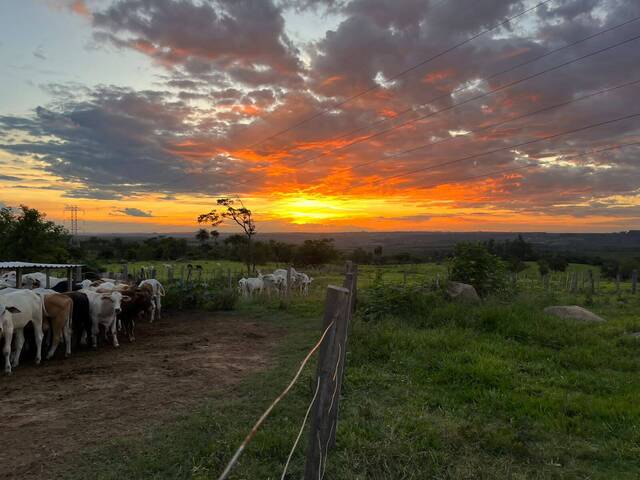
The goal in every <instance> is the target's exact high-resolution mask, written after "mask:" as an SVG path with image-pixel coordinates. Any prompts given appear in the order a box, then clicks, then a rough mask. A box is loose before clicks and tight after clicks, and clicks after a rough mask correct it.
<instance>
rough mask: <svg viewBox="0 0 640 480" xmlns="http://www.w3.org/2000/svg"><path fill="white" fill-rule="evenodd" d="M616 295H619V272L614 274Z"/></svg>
mask: <svg viewBox="0 0 640 480" xmlns="http://www.w3.org/2000/svg"><path fill="white" fill-rule="evenodd" d="M616 293H620V272H618V273H616Z"/></svg>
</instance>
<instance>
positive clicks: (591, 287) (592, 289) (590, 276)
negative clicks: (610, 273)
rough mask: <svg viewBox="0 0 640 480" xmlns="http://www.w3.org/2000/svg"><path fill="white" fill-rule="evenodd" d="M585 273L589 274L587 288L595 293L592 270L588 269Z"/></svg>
mask: <svg viewBox="0 0 640 480" xmlns="http://www.w3.org/2000/svg"><path fill="white" fill-rule="evenodd" d="M587 275H588V276H589V289H590V290H591V293H596V281H595V279H594V278H593V270H589V271H588V272H587Z"/></svg>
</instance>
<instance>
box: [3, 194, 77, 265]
mask: <svg viewBox="0 0 640 480" xmlns="http://www.w3.org/2000/svg"><path fill="white" fill-rule="evenodd" d="M69 240H70V236H69V232H68V231H67V230H66V229H65V228H64V227H63V226H62V225H58V224H56V223H55V222H52V221H50V220H46V218H45V214H44V213H41V212H39V211H38V210H36V209H34V208H29V207H28V206H26V205H21V206H20V208H19V209H12V208H8V207H3V208H1V209H0V260H3V261H11V260H16V261H23V262H53V263H64V262H66V261H68V260H69V257H70V252H69Z"/></svg>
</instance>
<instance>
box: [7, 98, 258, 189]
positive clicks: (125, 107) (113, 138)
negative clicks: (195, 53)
mask: <svg viewBox="0 0 640 480" xmlns="http://www.w3.org/2000/svg"><path fill="white" fill-rule="evenodd" d="M190 113H191V110H189V109H188V108H186V107H185V105H184V104H183V103H181V102H178V101H172V100H168V99H166V98H165V96H164V95H163V94H162V93H158V92H133V91H130V90H127V89H120V88H108V87H100V88H98V89H96V90H95V91H93V92H91V95H90V99H89V100H85V101H82V102H80V103H77V104H66V105H65V110H64V111H63V112H54V111H51V110H48V109H45V108H42V107H38V108H37V109H36V111H35V114H34V116H33V117H31V118H18V117H9V116H1V117H0V132H2V131H4V132H10V131H18V132H20V133H22V134H27V135H29V136H31V137H33V139H32V140H30V141H28V142H10V143H9V142H7V143H2V144H0V148H1V149H3V150H5V151H7V152H10V153H12V154H14V155H18V156H28V155H33V156H36V157H37V159H38V160H39V161H40V162H42V163H44V165H45V166H44V169H45V170H46V171H48V172H50V173H53V174H55V175H58V176H60V177H62V178H64V179H66V180H71V181H75V182H80V183H82V184H84V185H86V188H80V189H76V190H72V191H70V192H67V194H66V195H67V196H69V197H75V198H98V199H111V198H120V197H122V196H127V195H131V194H135V193H138V192H150V191H154V192H191V191H193V190H194V189H195V191H202V190H201V189H202V188H207V191H211V190H214V191H215V190H216V189H217V188H224V187H225V186H226V178H225V176H226V174H227V173H228V172H229V171H230V170H234V169H235V168H236V167H235V166H234V165H233V164H231V163H232V162H231V161H230V160H228V159H225V158H223V157H220V156H218V155H217V154H216V153H215V151H213V152H211V153H210V154H209V155H208V156H206V157H202V158H201V159H200V160H206V163H205V164H200V163H199V162H198V161H197V160H198V159H196V158H193V157H192V156H190V155H189V152H188V151H185V152H180V149H181V145H182V143H183V141H184V136H185V135H190V134H192V133H193V131H192V129H191V127H190V126H189V125H188V124H187V122H186V120H188V119H189V115H190ZM0 138H2V137H1V136H0ZM54 139H55V140H54ZM206 140H207V141H211V142H214V141H215V140H216V139H215V138H208V139H206ZM176 152H180V153H176ZM247 177H248V178H251V176H250V175H247ZM205 185H206V187H205Z"/></svg>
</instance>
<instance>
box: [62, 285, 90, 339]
mask: <svg viewBox="0 0 640 480" xmlns="http://www.w3.org/2000/svg"><path fill="white" fill-rule="evenodd" d="M64 295H66V296H68V297H69V298H71V300H73V315H72V317H71V322H72V323H71V325H72V330H73V337H72V338H73V339H72V342H71V343H72V344H73V346H74V347H77V346H78V343H79V342H80V339H81V338H82V334H83V332H86V334H87V338H90V337H91V312H90V311H89V299H88V298H87V296H86V295H85V294H84V293H81V292H66V293H64Z"/></svg>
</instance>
